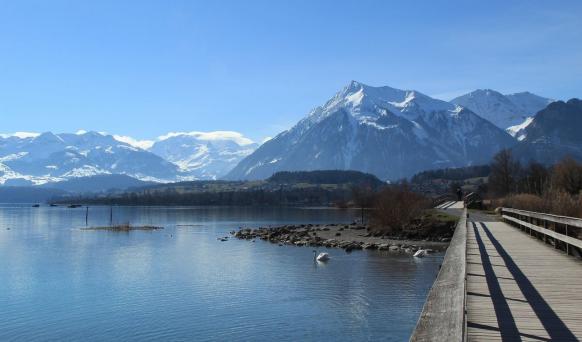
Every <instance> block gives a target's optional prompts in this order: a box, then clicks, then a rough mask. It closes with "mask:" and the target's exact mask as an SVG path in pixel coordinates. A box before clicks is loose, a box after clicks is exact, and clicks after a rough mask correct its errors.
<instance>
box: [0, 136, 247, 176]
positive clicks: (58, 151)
mask: <svg viewBox="0 0 582 342" xmlns="http://www.w3.org/2000/svg"><path fill="white" fill-rule="evenodd" d="M256 147H257V144H255V143H253V142H252V141H251V140H250V139H248V138H246V137H244V136H243V135H242V134H240V133H237V132H230V131H217V132H189V133H168V134H166V135H164V136H162V137H159V138H158V139H157V140H155V141H154V140H137V139H134V138H132V137H129V136H121V135H114V136H112V135H108V134H106V133H97V132H87V131H84V130H80V131H78V132H76V133H61V134H54V133H51V132H45V133H42V134H40V133H28V132H18V133H14V134H0V163H1V164H0V166H1V167H0V184H5V183H6V182H8V183H9V184H13V183H18V184H21V183H22V184H44V183H50V182H61V181H64V180H67V179H72V178H79V177H90V176H95V175H109V174H112V175H114V174H121V175H128V176H131V177H134V178H137V179H140V180H143V181H154V182H171V181H183V180H194V179H216V178H218V177H221V176H223V175H224V174H226V173H227V172H228V171H230V169H232V168H233V167H234V166H235V165H236V164H237V163H238V162H239V161H240V160H241V159H242V158H244V157H246V156H247V155H249V154H250V153H251V152H253V151H254V150H255V149H256Z"/></svg>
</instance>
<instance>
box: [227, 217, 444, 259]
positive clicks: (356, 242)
mask: <svg viewBox="0 0 582 342" xmlns="http://www.w3.org/2000/svg"><path fill="white" fill-rule="evenodd" d="M230 234H231V235H232V236H234V237H235V238H237V239H240V240H255V239H260V240H264V241H269V242H271V243H277V244H279V245H280V246H282V245H294V246H311V247H327V248H341V249H344V250H345V251H346V252H348V253H349V252H351V251H352V250H360V249H367V250H379V251H390V252H397V253H409V254H413V253H414V252H416V251H417V250H418V249H429V250H432V251H444V250H446V248H447V247H448V245H449V241H450V240H449V239H448V238H443V240H444V241H430V240H427V239H424V240H414V239H406V238H400V237H397V236H372V235H371V234H369V233H368V227H367V226H366V225H361V224H356V223H351V224H338V223H330V224H289V225H281V226H274V227H259V228H255V229H251V228H239V230H237V231H231V232H230Z"/></svg>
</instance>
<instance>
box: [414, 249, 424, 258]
mask: <svg viewBox="0 0 582 342" xmlns="http://www.w3.org/2000/svg"><path fill="white" fill-rule="evenodd" d="M414 256H415V257H417V258H424V257H425V256H426V249H419V250H417V251H416V253H414Z"/></svg>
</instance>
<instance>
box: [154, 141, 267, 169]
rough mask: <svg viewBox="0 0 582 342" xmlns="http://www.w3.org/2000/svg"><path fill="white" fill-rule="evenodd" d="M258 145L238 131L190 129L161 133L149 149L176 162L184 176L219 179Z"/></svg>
mask: <svg viewBox="0 0 582 342" xmlns="http://www.w3.org/2000/svg"><path fill="white" fill-rule="evenodd" d="M257 146H258V145H257V144H256V143H254V142H253V141H252V140H250V139H248V138H245V137H244V136H243V135H242V134H240V133H238V132H230V131H216V132H188V133H169V134H167V135H165V136H162V137H159V138H158V139H157V141H155V142H154V143H153V144H152V146H151V147H149V148H148V151H150V152H153V153H155V154H156V155H158V156H160V157H162V158H164V159H166V160H167V161H169V162H172V163H174V164H176V165H177V166H178V167H179V169H180V172H181V173H182V174H183V175H185V176H184V177H190V178H191V179H218V178H220V177H222V176H224V175H226V173H228V172H229V171H230V170H232V168H234V167H235V166H236V164H238V162H239V161H241V160H242V159H243V158H244V157H246V156H248V155H249V154H251V153H252V152H253V151H254V150H255V149H256V148H257Z"/></svg>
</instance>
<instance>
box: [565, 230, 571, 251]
mask: <svg viewBox="0 0 582 342" xmlns="http://www.w3.org/2000/svg"><path fill="white" fill-rule="evenodd" d="M566 236H568V225H566ZM566 255H570V244H569V243H567V242H566Z"/></svg>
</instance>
